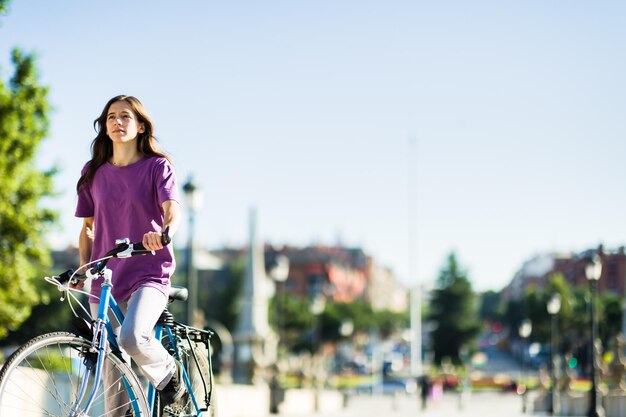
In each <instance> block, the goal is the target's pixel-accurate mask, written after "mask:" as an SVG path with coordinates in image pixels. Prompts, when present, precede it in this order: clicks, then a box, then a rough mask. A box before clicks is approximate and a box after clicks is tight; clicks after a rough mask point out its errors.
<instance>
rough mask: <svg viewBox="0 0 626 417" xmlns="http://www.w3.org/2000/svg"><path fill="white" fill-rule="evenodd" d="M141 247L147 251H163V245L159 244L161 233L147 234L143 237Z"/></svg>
mask: <svg viewBox="0 0 626 417" xmlns="http://www.w3.org/2000/svg"><path fill="white" fill-rule="evenodd" d="M141 243H143V247H144V248H146V249H148V250H159V249H163V244H162V243H161V233H159V232H148V233H146V234H145V235H143V240H142V241H141Z"/></svg>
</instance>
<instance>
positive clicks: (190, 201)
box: [183, 176, 202, 326]
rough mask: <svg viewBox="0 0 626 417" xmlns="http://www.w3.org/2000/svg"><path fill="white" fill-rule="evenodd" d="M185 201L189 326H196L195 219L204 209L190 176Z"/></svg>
mask: <svg viewBox="0 0 626 417" xmlns="http://www.w3.org/2000/svg"><path fill="white" fill-rule="evenodd" d="M183 191H184V193H185V200H186V203H187V208H188V210H189V212H188V213H189V231H188V235H187V236H188V240H187V253H186V255H187V288H188V290H189V300H188V302H187V324H188V325H190V326H193V325H194V324H196V323H195V322H196V316H195V315H196V310H197V309H198V276H197V271H196V269H195V267H194V261H193V252H194V242H195V239H194V232H195V217H196V213H197V212H198V210H200V207H202V191H201V190H200V189H199V188H198V186H197V185H196V184H195V183H194V182H193V178H192V177H191V176H189V177H188V178H187V182H186V183H185V184H184V185H183Z"/></svg>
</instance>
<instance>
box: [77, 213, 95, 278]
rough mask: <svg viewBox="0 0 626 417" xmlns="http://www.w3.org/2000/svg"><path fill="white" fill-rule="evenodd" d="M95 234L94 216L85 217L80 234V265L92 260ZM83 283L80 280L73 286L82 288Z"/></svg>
mask: <svg viewBox="0 0 626 417" xmlns="http://www.w3.org/2000/svg"><path fill="white" fill-rule="evenodd" d="M93 236H94V230H93V217H85V218H84V219H83V227H82V228H81V230H80V235H79V236H78V258H79V263H80V265H85V264H86V263H87V262H89V261H90V260H91V250H92V249H93ZM82 272H84V271H82ZM83 285H84V281H79V282H78V284H77V285H75V286H74V285H72V287H74V288H78V289H81V288H82V287H83Z"/></svg>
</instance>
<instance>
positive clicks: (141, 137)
mask: <svg viewBox="0 0 626 417" xmlns="http://www.w3.org/2000/svg"><path fill="white" fill-rule="evenodd" d="M118 101H125V102H126V103H128V105H129V106H130V107H131V109H132V110H133V112H134V113H135V116H136V117H137V120H138V121H139V123H143V125H144V131H143V132H142V133H139V134H138V135H137V151H139V153H140V154H141V155H143V156H157V157H162V158H166V159H168V160H169V158H168V157H167V156H166V155H165V154H163V153H162V152H160V151H159V149H158V147H157V143H156V142H157V140H156V138H155V137H154V135H153V131H154V130H153V125H152V120H151V119H150V116H148V114H147V113H146V110H145V109H144V107H143V104H141V102H140V101H139V100H138V99H137V98H136V97H133V96H126V95H119V96H115V97H113V98H112V99H111V100H109V101H108V103H107V104H106V105H105V106H104V109H103V110H102V113H101V114H100V116H99V117H98V118H97V119H96V120H94V121H93V127H94V129H95V130H96V132H97V136H96V138H95V139H94V140H93V142H91V160H90V161H89V163H88V164H87V169H86V170H85V173H84V174H83V175H82V176H81V177H80V179H79V180H78V184H76V191H79V190H80V188H81V187H82V186H83V185H85V184H89V183H90V182H91V180H92V179H93V176H94V175H95V174H96V171H97V170H98V168H100V167H101V166H102V165H103V164H104V163H106V162H107V161H108V160H109V159H111V157H112V156H113V142H112V141H111V139H110V138H109V136H108V135H107V131H106V120H107V114H108V113H109V108H110V107H111V105H112V104H113V103H115V102H118Z"/></svg>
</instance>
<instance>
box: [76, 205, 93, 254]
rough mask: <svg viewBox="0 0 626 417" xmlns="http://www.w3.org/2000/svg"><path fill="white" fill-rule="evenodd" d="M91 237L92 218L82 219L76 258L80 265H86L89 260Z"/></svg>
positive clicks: (91, 247)
mask: <svg viewBox="0 0 626 417" xmlns="http://www.w3.org/2000/svg"><path fill="white" fill-rule="evenodd" d="M93 237H94V231H93V217H85V218H84V219H83V227H82V229H81V230H80V235H79V236H78V257H79V260H80V264H81V265H84V264H86V263H87V262H89V260H90V259H91V250H92V249H93Z"/></svg>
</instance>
